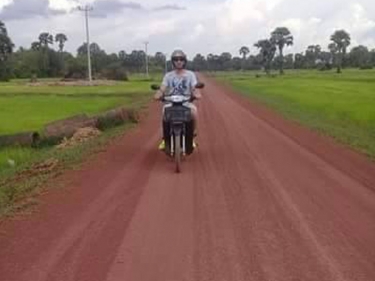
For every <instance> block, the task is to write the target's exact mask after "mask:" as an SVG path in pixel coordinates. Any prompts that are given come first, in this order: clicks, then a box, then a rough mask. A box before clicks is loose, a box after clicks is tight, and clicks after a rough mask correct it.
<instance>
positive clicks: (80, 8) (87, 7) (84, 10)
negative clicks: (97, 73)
mask: <svg viewBox="0 0 375 281" xmlns="http://www.w3.org/2000/svg"><path fill="white" fill-rule="evenodd" d="M93 9H94V8H93V7H91V6H89V5H86V6H79V7H78V10H80V11H82V12H85V18H86V43H87V68H88V74H89V81H90V83H91V82H92V71H91V54H90V30H89V12H90V11H92V10H93Z"/></svg>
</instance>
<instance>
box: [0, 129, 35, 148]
mask: <svg viewBox="0 0 375 281" xmlns="http://www.w3.org/2000/svg"><path fill="white" fill-rule="evenodd" d="M39 141H40V135H39V133H38V132H23V133H18V134H14V135H3V136H0V147H5V146H30V147H31V146H36V145H38V143H39Z"/></svg>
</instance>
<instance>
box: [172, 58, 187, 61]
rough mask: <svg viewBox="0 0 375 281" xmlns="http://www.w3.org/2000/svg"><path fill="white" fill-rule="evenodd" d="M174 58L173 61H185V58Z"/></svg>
mask: <svg viewBox="0 0 375 281" xmlns="http://www.w3.org/2000/svg"><path fill="white" fill-rule="evenodd" d="M172 60H173V61H183V62H184V61H185V59H184V58H173V59H172Z"/></svg>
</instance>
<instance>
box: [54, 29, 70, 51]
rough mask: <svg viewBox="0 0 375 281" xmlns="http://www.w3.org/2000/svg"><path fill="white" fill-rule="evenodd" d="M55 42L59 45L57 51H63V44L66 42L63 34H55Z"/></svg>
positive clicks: (66, 39) (66, 38)
mask: <svg viewBox="0 0 375 281" xmlns="http://www.w3.org/2000/svg"><path fill="white" fill-rule="evenodd" d="M55 41H56V42H58V43H59V51H60V53H62V52H63V51H64V46H65V42H66V41H68V37H67V36H66V35H65V34H64V33H59V34H56V36H55Z"/></svg>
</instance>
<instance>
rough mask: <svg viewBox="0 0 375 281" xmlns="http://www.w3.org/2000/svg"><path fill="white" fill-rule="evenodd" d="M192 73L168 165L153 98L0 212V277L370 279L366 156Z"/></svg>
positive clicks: (374, 260) (371, 183)
mask: <svg viewBox="0 0 375 281" xmlns="http://www.w3.org/2000/svg"><path fill="white" fill-rule="evenodd" d="M205 82H206V85H207V87H206V90H205V96H204V100H202V101H201V102H200V104H199V108H200V125H201V126H200V137H199V144H200V147H199V151H198V152H197V153H196V154H194V155H193V156H192V157H190V158H189V159H188V160H187V161H185V162H184V163H183V173H182V174H180V175H176V174H174V173H173V163H172V162H171V161H169V160H167V159H166V157H165V156H164V155H162V154H161V153H159V152H158V151H156V149H155V148H156V146H157V141H158V137H159V134H160V130H159V108H158V107H157V105H154V106H152V108H151V114H150V116H149V117H148V118H147V119H146V120H144V121H143V122H142V124H141V125H140V126H139V127H138V128H137V129H135V130H134V131H132V132H130V133H129V134H127V135H126V136H124V137H123V138H122V139H121V140H120V141H119V142H118V143H117V144H115V145H113V146H111V147H110V148H109V149H108V150H107V151H105V152H103V153H102V154H101V155H100V156H99V157H98V159H96V160H94V161H91V162H90V163H88V164H87V165H85V167H84V168H83V169H82V170H80V171H75V172H70V173H69V174H68V175H66V176H65V177H64V179H65V180H67V179H69V181H68V182H67V183H68V187H67V188H63V189H52V190H51V191H50V192H48V193H47V194H45V195H43V196H42V197H41V201H42V203H41V205H39V206H38V207H37V210H36V211H35V212H34V213H32V214H31V215H26V216H22V217H18V218H17V220H12V221H6V222H3V223H2V224H0V280H1V281H57V280H60V281H73V280H74V281H120V280H129V281H188V280H196V281H205V280H215V281H220V280H223V281H224V280H226V281H229V280H230V281H232V280H233V281H234V280H254V281H258V280H265V281H266V280H267V281H273V280H275V281H284V280H295V281H297V280H303V281H307V280H312V281H328V280H347V281H353V280H358V281H362V280H363V281H371V280H375V166H374V164H372V163H370V162H369V161H367V160H366V159H364V158H363V157H361V156H359V155H356V154H355V153H352V152H350V151H347V150H345V149H343V148H341V147H339V146H336V145H334V144H333V143H332V142H331V141H329V140H325V139H322V138H320V137H318V136H316V135H315V134H313V133H311V132H309V131H308V130H306V129H304V128H300V127H299V126H297V125H295V124H292V123H290V122H286V121H283V120H282V119H281V118H279V117H278V116H277V115H276V114H273V113H271V112H268V111H267V110H264V109H262V108H261V107H259V106H257V105H254V104H251V103H250V102H248V101H247V100H245V99H244V98H242V97H240V96H236V95H234V94H232V93H230V91H228V90H224V87H219V86H218V85H216V84H215V83H213V82H210V81H205Z"/></svg>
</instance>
